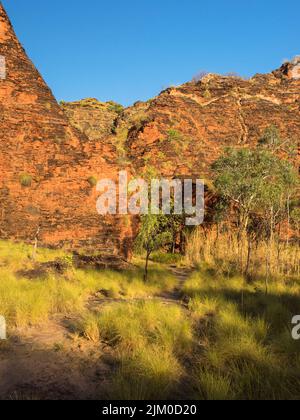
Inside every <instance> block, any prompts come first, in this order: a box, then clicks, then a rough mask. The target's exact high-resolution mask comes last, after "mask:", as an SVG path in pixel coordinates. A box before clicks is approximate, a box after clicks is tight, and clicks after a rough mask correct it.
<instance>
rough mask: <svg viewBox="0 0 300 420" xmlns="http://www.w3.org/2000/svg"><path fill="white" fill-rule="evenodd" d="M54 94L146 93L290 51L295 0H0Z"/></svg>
mask: <svg viewBox="0 0 300 420" xmlns="http://www.w3.org/2000/svg"><path fill="white" fill-rule="evenodd" d="M2 2H3V4H4V6H5V7H6V10H7V11H8V13H9V15H10V18H11V20H12V21H13V24H14V26H15V29H16V32H17V34H18V36H19V38H20V40H21V42H22V43H23V45H24V46H25V48H26V50H27V52H28V53H29V56H30V57H31V59H32V60H33V61H34V63H35V65H36V66H37V67H38V69H39V70H40V71H41V73H42V75H43V76H44V78H45V80H46V81H47V83H48V84H49V86H50V87H51V89H52V90H53V92H54V94H55V96H56V97H57V99H58V100H61V99H64V100H77V99H81V98H84V97H96V98H98V99H100V100H110V99H112V100H115V101H117V102H120V103H122V104H124V105H128V104H131V103H133V102H135V101H137V100H146V99H149V98H151V97H153V96H154V95H156V94H158V93H159V92H160V91H161V90H162V89H163V88H164V87H167V86H169V85H171V84H180V83H183V82H186V81H188V80H190V79H191V78H192V77H193V76H194V75H195V74H196V73H198V72H199V71H200V70H208V71H211V72H217V73H225V72H231V71H235V72H238V73H240V74H242V75H245V76H248V75H252V74H254V73H258V72H268V71H271V70H273V69H275V68H277V67H279V65H280V64H281V62H282V60H283V59H285V58H291V57H292V56H294V55H296V54H300V25H299V16H300V1H299V0H286V1H284V2H283V1H282V0H280V1H278V0H227V1H226V0H210V1H202V0H85V1H83V0H42V1H41V0H26V1H24V0H2Z"/></svg>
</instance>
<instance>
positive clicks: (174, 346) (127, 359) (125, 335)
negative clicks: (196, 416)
mask: <svg viewBox="0 0 300 420" xmlns="http://www.w3.org/2000/svg"><path fill="white" fill-rule="evenodd" d="M77 329H78V331H80V332H81V334H83V335H84V336H85V337H86V338H88V339H91V340H93V341H97V340H102V341H104V342H105V343H108V344H109V345H110V346H112V347H113V348H114V350H115V355H116V367H117V368H116V372H115V376H114V377H113V381H112V389H111V393H110V395H109V396H110V397H111V398H114V399H125V400H127V399H128V400H130V399H155V398H157V399H159V398H164V397H165V398H166V397H168V396H169V397H170V395H171V394H170V393H171V392H172V390H173V389H174V387H175V386H176V385H177V384H178V381H179V380H180V378H181V375H182V373H183V368H182V366H181V363H180V359H181V358H183V357H185V356H187V355H188V354H189V353H190V352H191V349H192V344H193V331H192V325H191V322H190V320H189V319H188V318H187V317H186V314H185V313H184V311H183V310H182V309H181V308H180V307H179V306H177V305H170V306H169V305H168V306H166V305H164V304H162V303H160V302H155V301H153V302H139V303H129V304H126V303H115V304H111V305H109V306H106V307H104V308H103V310H102V311H101V313H99V314H91V313H88V314H86V315H85V316H84V317H83V318H82V320H81V322H80V323H79V324H78V326H77Z"/></svg>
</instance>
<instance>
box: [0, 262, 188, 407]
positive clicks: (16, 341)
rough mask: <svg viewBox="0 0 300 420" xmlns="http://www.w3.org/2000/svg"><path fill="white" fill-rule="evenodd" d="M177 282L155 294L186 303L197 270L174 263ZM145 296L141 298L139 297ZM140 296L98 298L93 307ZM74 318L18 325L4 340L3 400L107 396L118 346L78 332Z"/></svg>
mask: <svg viewBox="0 0 300 420" xmlns="http://www.w3.org/2000/svg"><path fill="white" fill-rule="evenodd" d="M170 271H171V272H172V273H173V275H174V276H176V278H177V280H178V282H177V285H176V287H175V288H174V289H173V290H171V291H167V292H164V293H161V294H160V295H158V296H151V297H149V298H148V299H149V300H155V301H159V302H162V303H163V304H165V305H172V304H173V305H174V304H177V305H180V306H182V307H183V308H186V303H185V302H184V296H183V292H182V290H183V286H184V284H185V282H186V280H187V279H188V277H189V276H190V274H191V270H188V269H184V268H177V267H175V266H172V267H170ZM138 300H140V301H142V300H145V299H135V301H138ZM132 301H134V299H108V298H104V299H99V298H98V299H96V298H93V299H91V300H90V301H89V304H88V307H89V308H90V309H97V310H101V307H103V306H104V305H107V304H110V303H112V302H132ZM70 321H72V320H70V319H68V318H65V317H56V318H54V319H52V320H50V321H49V322H48V323H47V324H46V325H43V326H41V327H35V328H27V329H24V328H23V329H20V330H15V331H14V332H13V334H12V335H11V336H10V338H9V340H7V341H2V342H1V341H0V400H4V399H12V400H35V399H42V400H49V399H52V400H62V399H63V400H81V399H98V400H99V399H105V397H106V389H108V387H109V378H110V377H111V369H112V366H111V363H112V360H113V351H112V349H111V348H110V347H108V346H106V345H105V344H103V343H101V344H99V343H92V342H88V341H87V340H85V339H84V338H81V337H78V336H76V335H72V333H71V332H70V328H69V325H70Z"/></svg>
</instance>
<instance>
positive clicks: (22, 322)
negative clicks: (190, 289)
mask: <svg viewBox="0 0 300 420" xmlns="http://www.w3.org/2000/svg"><path fill="white" fill-rule="evenodd" d="M31 253H32V247H30V246H27V245H24V244H14V243H12V242H6V241H0V312H1V315H4V316H5V317H6V319H7V321H8V326H9V327H13V326H18V327H21V326H26V325H36V324H39V323H41V322H44V321H47V320H48V319H49V317H51V316H52V315H55V314H62V315H69V314H74V315H76V314H78V313H81V312H83V311H84V309H85V305H86V303H87V300H88V298H89V296H91V295H93V294H95V293H96V292H98V291H100V290H106V291H107V294H108V295H109V296H110V297H111V298H123V299H132V298H147V297H148V296H152V295H154V294H158V293H159V292H161V291H163V290H164V291H165V290H171V289H172V288H173V287H174V285H175V283H176V280H175V278H174V277H173V276H172V275H171V274H170V273H168V272H167V271H166V270H158V268H157V266H155V265H154V264H153V265H151V267H150V273H149V281H148V282H147V284H145V283H144V282H143V280H142V279H143V270H142V268H139V267H137V268H136V269H133V270H129V271H124V272H122V273H119V272H114V271H110V270H103V271H97V270H76V269H74V268H73V267H72V266H71V265H70V267H69V269H68V270H67V271H66V272H65V273H64V274H63V275H60V274H58V273H55V272H53V273H49V274H48V275H42V274H41V275H39V274H38V273H37V277H36V278H34V279H28V278H25V277H24V274H22V272H24V271H26V270H33V269H34V268H35V267H36V265H35V264H36V263H34V262H33V261H32V260H31V259H30V257H31ZM56 258H62V259H66V260H68V261H69V260H70V255H68V254H66V253H65V252H64V251H62V250H59V251H51V250H47V249H39V250H38V254H37V262H47V261H53V260H55V259H56ZM20 270H21V271H20ZM20 273H21V274H20Z"/></svg>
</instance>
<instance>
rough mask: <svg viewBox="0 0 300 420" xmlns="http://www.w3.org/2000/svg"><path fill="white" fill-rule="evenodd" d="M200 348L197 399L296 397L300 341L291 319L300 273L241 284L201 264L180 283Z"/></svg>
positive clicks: (195, 378)
mask: <svg viewBox="0 0 300 420" xmlns="http://www.w3.org/2000/svg"><path fill="white" fill-rule="evenodd" d="M185 293H186V294H188V295H189V296H191V297H192V300H191V302H190V305H189V307H190V310H191V311H192V313H193V316H194V318H195V320H196V322H197V323H198V324H199V328H198V330H197V331H198V337H199V340H200V342H201V343H202V348H203V350H202V351H201V352H200V353H198V354H195V369H194V373H193V383H194V389H196V393H195V394H194V398H200V399H209V400H211V399H250V400H252V399H298V398H299V393H300V379H299V378H300V363H299V360H300V357H299V356H300V347H299V345H298V343H297V342H295V341H294V340H293V339H292V335H291V328H292V325H291V320H292V316H293V315H292V314H294V313H295V310H296V307H297V305H295V304H296V301H297V300H298V296H299V293H300V279H298V281H296V280H290V281H287V280H285V281H284V282H282V283H281V285H280V283H278V282H277V281H274V282H271V283H270V289H269V294H268V295H266V294H265V292H264V280H263V279H262V280H260V281H259V280H257V281H256V282H255V283H253V284H245V281H244V279H243V278H242V277H238V276H235V277H228V276H222V275H218V274H217V273H216V272H215V271H214V270H213V269H212V268H209V267H207V266H206V267H204V268H202V269H201V270H200V271H199V272H197V273H195V274H194V275H193V276H192V277H191V279H190V280H188V281H187V283H186V285H185Z"/></svg>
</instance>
